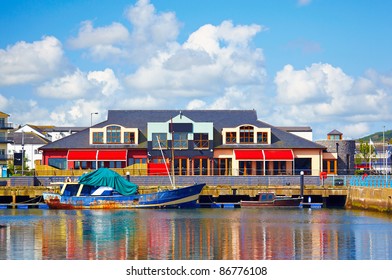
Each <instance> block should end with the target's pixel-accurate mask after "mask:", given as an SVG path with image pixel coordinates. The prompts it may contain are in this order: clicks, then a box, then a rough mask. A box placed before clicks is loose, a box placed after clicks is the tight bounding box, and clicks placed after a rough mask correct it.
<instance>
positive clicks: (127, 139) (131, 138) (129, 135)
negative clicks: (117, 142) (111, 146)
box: [124, 132, 135, 144]
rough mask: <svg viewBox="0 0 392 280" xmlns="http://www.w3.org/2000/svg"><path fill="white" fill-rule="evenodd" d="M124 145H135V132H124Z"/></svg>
mask: <svg viewBox="0 0 392 280" xmlns="http://www.w3.org/2000/svg"><path fill="white" fill-rule="evenodd" d="M124 143H126V144H135V133H134V132H124Z"/></svg>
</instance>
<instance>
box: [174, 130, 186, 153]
mask: <svg viewBox="0 0 392 280" xmlns="http://www.w3.org/2000/svg"><path fill="white" fill-rule="evenodd" d="M173 147H174V149H188V133H186V132H175V133H173Z"/></svg>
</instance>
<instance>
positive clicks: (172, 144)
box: [170, 118, 176, 188]
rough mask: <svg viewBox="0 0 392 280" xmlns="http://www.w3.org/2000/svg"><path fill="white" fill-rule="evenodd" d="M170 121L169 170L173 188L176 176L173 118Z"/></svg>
mask: <svg viewBox="0 0 392 280" xmlns="http://www.w3.org/2000/svg"><path fill="white" fill-rule="evenodd" d="M170 122H171V125H170V127H171V129H170V130H171V136H172V137H171V138H172V141H171V170H172V176H173V188H175V186H176V176H175V173H174V129H173V118H172V119H170Z"/></svg>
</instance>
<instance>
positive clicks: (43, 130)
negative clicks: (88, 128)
mask: <svg viewBox="0 0 392 280" xmlns="http://www.w3.org/2000/svg"><path fill="white" fill-rule="evenodd" d="M83 129H85V127H58V126H53V125H31V124H26V125H24V126H22V127H20V128H19V129H18V130H17V131H16V132H33V133H35V134H37V135H39V136H41V137H44V138H46V139H48V140H49V141H51V142H53V141H57V140H59V139H61V138H64V137H66V136H69V135H71V134H74V133H76V132H79V131H82V130H83Z"/></svg>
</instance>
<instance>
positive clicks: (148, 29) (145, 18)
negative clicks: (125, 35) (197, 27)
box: [126, 0, 180, 47]
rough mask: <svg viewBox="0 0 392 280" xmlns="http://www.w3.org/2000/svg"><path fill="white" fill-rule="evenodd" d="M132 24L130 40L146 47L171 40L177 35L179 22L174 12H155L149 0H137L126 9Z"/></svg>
mask: <svg viewBox="0 0 392 280" xmlns="http://www.w3.org/2000/svg"><path fill="white" fill-rule="evenodd" d="M126 17H127V19H128V20H129V22H130V23H131V24H132V27H133V30H132V34H131V37H132V41H134V42H135V43H136V44H145V45H147V47H149V46H151V45H154V46H157V45H162V44H166V43H167V42H173V41H175V39H176V38H177V36H178V33H179V27H180V24H179V22H178V21H177V18H176V16H175V13H173V12H166V13H157V12H156V10H155V7H154V5H152V4H150V1H149V0H139V1H138V2H137V3H136V4H135V5H133V6H131V7H130V8H128V9H127V11H126Z"/></svg>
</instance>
